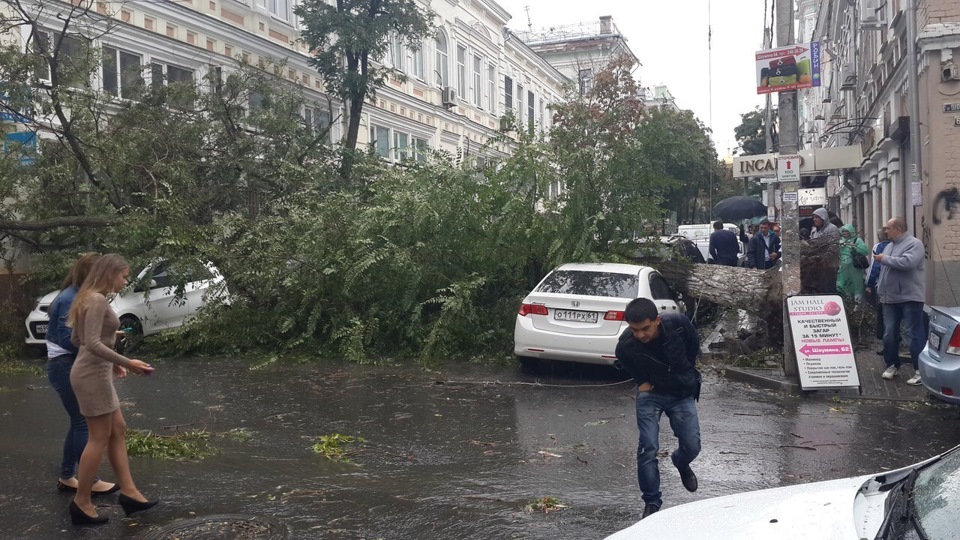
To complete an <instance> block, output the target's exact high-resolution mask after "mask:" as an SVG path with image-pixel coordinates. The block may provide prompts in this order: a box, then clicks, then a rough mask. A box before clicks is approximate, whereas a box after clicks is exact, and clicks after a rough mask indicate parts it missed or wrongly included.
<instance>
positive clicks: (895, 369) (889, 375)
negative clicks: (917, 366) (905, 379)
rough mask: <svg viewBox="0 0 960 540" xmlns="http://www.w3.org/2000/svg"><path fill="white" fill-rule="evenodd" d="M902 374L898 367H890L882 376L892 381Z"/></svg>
mask: <svg viewBox="0 0 960 540" xmlns="http://www.w3.org/2000/svg"><path fill="white" fill-rule="evenodd" d="M899 374H900V369H899V368H898V367H897V366H890V367H888V368H887V370H886V371H884V372H883V375H880V376H881V377H883V378H884V379H892V378H894V377H896V376H897V375H899Z"/></svg>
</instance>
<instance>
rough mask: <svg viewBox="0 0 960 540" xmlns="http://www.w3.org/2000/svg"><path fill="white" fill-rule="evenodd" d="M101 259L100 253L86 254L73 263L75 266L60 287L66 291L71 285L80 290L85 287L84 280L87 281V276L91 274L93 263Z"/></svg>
mask: <svg viewBox="0 0 960 540" xmlns="http://www.w3.org/2000/svg"><path fill="white" fill-rule="evenodd" d="M99 258H100V254H99V253H84V254H83V255H81V256H80V258H79V259H77V261H76V262H74V263H73V266H71V267H70V271H69V272H67V277H65V278H63V284H62V285H60V288H61V289H66V288H67V287H69V286H71V285H76V286H77V288H78V289H79V288H80V286H81V285H83V282H84V280H86V279H87V275H88V274H90V269H91V268H92V267H93V263H95V262H96V261H97V259H99Z"/></svg>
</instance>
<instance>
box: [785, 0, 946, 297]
mask: <svg viewBox="0 0 960 540" xmlns="http://www.w3.org/2000/svg"><path fill="white" fill-rule="evenodd" d="M915 2H916V4H917V27H916V29H915V30H916V32H915V34H914V33H913V32H909V31H908V28H907V16H906V15H907V14H906V12H905V11H904V9H905V8H906V7H907V6H906V4H907V1H906V0H887V1H885V2H884V1H881V0H856V1H855V2H836V1H830V0H819V1H818V0H805V1H802V2H801V20H804V16H805V14H812V16H813V17H814V18H815V23H814V24H813V25H812V27H811V29H812V32H811V39H813V40H816V41H819V42H821V44H822V45H823V47H822V50H823V51H824V57H823V59H822V64H823V66H824V68H825V69H824V73H823V76H824V79H823V83H822V84H823V86H821V87H820V89H818V90H816V89H812V90H814V91H813V92H811V93H810V94H809V95H808V97H807V98H806V100H805V101H802V103H801V118H800V125H801V139H802V143H803V144H804V145H805V146H807V147H808V148H809V147H830V146H843V145H859V146H860V148H861V150H862V155H863V161H862V163H861V164H860V166H859V168H856V169H852V170H847V171H845V172H843V173H838V174H834V175H831V176H828V177H824V179H823V180H824V182H825V187H826V191H827V196H828V197H829V199H828V200H829V204H830V206H831V207H832V208H831V209H832V210H835V211H837V212H838V213H839V214H840V216H841V218H842V219H843V220H844V221H845V222H850V223H854V224H855V225H856V226H857V228H858V230H860V231H861V232H862V233H863V234H864V236H865V237H866V239H867V240H868V241H869V242H873V241H875V240H876V231H877V230H878V229H879V228H880V227H882V226H883V225H884V223H885V222H886V221H887V220H888V219H889V218H891V217H894V216H904V217H905V218H906V219H907V223H908V227H909V229H910V232H911V233H913V234H914V235H915V236H917V237H918V238H920V239H921V240H923V242H924V244H925V246H926V255H927V264H926V271H927V301H928V302H931V303H937V304H949V305H957V304H958V303H960V298H958V296H960V193H958V190H960V67H958V66H960V3H958V2H956V0H915ZM805 8H806V11H804V9H805ZM908 35H916V45H917V51H918V64H917V65H918V69H917V72H916V74H915V75H916V76H917V84H918V86H917V88H918V90H919V91H918V95H917V96H913V95H911V94H910V92H909V79H908V77H909V76H910V75H911V74H910V72H909V71H908V69H907V67H908V61H907V60H908V58H907V44H908V41H907V40H908ZM910 99H917V100H918V102H919V115H918V118H917V120H918V123H919V126H920V127H919V140H920V163H919V182H916V183H915V182H913V179H912V176H913V175H912V170H913V167H915V166H916V164H915V163H914V161H913V159H912V158H911V155H912V152H911V142H910V139H911V137H910V125H911V122H910V101H909V100H910Z"/></svg>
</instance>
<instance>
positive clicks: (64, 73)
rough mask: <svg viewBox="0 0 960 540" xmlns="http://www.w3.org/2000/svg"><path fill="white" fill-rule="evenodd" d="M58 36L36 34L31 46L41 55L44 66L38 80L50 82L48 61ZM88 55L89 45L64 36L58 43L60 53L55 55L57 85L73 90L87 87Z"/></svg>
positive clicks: (43, 33)
mask: <svg viewBox="0 0 960 540" xmlns="http://www.w3.org/2000/svg"><path fill="white" fill-rule="evenodd" d="M56 37H59V36H55V35H54V34H50V33H48V32H37V34H36V41H35V42H34V44H33V47H34V50H35V51H36V52H37V53H39V54H41V55H43V57H44V60H45V62H44V66H43V67H42V68H41V71H40V72H39V73H37V76H38V78H40V79H43V80H46V81H51V82H52V80H53V78H52V76H51V73H50V60H51V59H52V58H53V55H54V52H56V51H54V50H53V48H54V47H55V46H56V42H55V41H54V39H55V38H56ZM88 54H90V49H89V44H88V43H85V42H84V40H82V39H81V38H78V37H75V36H70V35H64V36H63V39H62V40H61V41H60V51H59V54H57V62H58V63H57V67H58V69H57V75H58V80H59V84H60V85H63V86H72V87H75V88H79V87H88V86H89V85H90V80H89V78H88V75H89V73H88V72H87V70H86V67H85V66H86V60H87V58H86V57H87V55H88Z"/></svg>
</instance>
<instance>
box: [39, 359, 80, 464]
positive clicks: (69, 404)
mask: <svg viewBox="0 0 960 540" xmlns="http://www.w3.org/2000/svg"><path fill="white" fill-rule="evenodd" d="M76 359H77V357H76V356H74V355H72V354H65V355H62V356H57V357H56V358H51V359H49V360H47V379H49V380H50V386H53V389H54V390H56V391H57V394H59V395H60V401H61V402H62V403H63V408H64V409H66V411H67V414H68V415H70V429H69V430H67V438H66V440H64V441H63V462H61V464H60V478H63V479H67V478H72V477H73V475H74V474H76V472H77V463H78V462H79V461H80V454H82V453H83V448H84V447H85V446H87V435H88V431H87V420H86V418H84V417H83V415H82V414H80V405H78V404H77V396H76V395H74V393H73V387H72V386H70V369H71V368H73V361H74V360H76Z"/></svg>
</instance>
